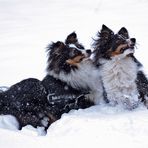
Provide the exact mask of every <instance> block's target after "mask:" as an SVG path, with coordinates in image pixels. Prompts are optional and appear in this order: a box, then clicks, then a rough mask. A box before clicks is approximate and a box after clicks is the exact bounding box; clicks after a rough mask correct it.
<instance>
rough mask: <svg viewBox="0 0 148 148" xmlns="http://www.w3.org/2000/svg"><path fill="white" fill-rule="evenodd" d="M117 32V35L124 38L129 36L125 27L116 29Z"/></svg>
mask: <svg viewBox="0 0 148 148" xmlns="http://www.w3.org/2000/svg"><path fill="white" fill-rule="evenodd" d="M118 34H119V35H122V36H124V37H125V38H127V39H128V38H129V34H128V31H127V29H126V28H125V27H122V28H121V29H120V30H119V31H118Z"/></svg>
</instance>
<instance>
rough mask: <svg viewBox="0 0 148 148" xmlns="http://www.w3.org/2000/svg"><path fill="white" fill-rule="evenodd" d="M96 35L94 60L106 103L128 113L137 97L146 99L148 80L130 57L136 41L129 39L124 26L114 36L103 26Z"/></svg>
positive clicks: (139, 64)
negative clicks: (123, 109) (121, 107)
mask: <svg viewBox="0 0 148 148" xmlns="http://www.w3.org/2000/svg"><path fill="white" fill-rule="evenodd" d="M97 36H98V39H96V40H95V41H94V44H93V46H94V49H95V51H94V61H95V64H96V65H98V66H99V69H100V75H101V79H102V82H103V87H104V91H105V94H106V98H107V100H108V102H109V103H110V104H111V105H113V106H114V105H116V104H120V105H123V107H124V108H127V109H130V110H131V109H134V108H136V107H137V106H138V105H139V102H140V99H141V97H142V99H143V100H146V98H147V95H148V92H147V90H148V80H147V78H146V76H145V74H144V73H143V72H142V71H141V66H142V64H141V63H140V62H139V61H138V60H137V59H136V58H135V56H134V52H135V45H136V39H135V38H130V37H129V34H128V31H127V29H126V28H125V27H122V28H121V29H120V30H119V32H118V33H117V34H115V33H114V32H113V31H112V30H111V29H109V28H108V27H107V26H105V25H102V29H101V31H100V32H99V33H98V35H97Z"/></svg>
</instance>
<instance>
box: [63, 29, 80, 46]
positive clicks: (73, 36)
mask: <svg viewBox="0 0 148 148" xmlns="http://www.w3.org/2000/svg"><path fill="white" fill-rule="evenodd" d="M76 42H78V39H77V34H76V33H75V32H72V33H71V34H69V35H68V36H67V38H66V40H65V44H75V43H76Z"/></svg>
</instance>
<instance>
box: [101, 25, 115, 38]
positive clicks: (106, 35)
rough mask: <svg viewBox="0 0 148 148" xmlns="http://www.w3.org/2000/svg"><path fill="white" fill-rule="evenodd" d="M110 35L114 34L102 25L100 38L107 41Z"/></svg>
mask: <svg viewBox="0 0 148 148" xmlns="http://www.w3.org/2000/svg"><path fill="white" fill-rule="evenodd" d="M112 34H114V32H113V31H112V30H111V29H109V28H108V27H107V26H106V25H104V24H103V25H102V29H101V31H100V35H101V37H102V38H104V39H108V38H109V37H110V36H111V35H112Z"/></svg>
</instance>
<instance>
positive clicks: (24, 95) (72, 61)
mask: <svg viewBox="0 0 148 148" xmlns="http://www.w3.org/2000/svg"><path fill="white" fill-rule="evenodd" d="M47 52H48V61H47V75H46V76H45V78H44V79H43V80H42V81H40V80H38V79H34V78H29V79H25V80H23V81H21V82H19V83H16V84H14V85H13V86H11V87H10V88H9V89H8V90H6V91H3V92H1V93H0V115H2V114H3V115H7V114H10V115H13V116H15V117H16V118H17V120H18V122H19V125H20V128H19V129H21V128H22V127H23V126H26V125H28V124H30V125H32V126H34V127H37V126H42V127H45V130H46V129H47V128H48V127H49V125H50V124H51V123H53V122H54V121H56V120H58V119H59V118H60V117H61V115H62V114H63V113H67V112H69V111H70V110H72V109H79V108H87V107H90V106H92V105H94V104H97V103H98V102H100V99H102V85H101V84H100V79H99V78H100V75H99V71H98V69H97V68H96V67H95V66H94V64H93V62H92V60H90V59H89V56H90V55H91V50H85V49H84V46H83V45H81V44H80V43H79V42H78V39H77V35H76V33H75V32H73V33H71V34H70V35H68V36H67V38H66V40H65V42H61V41H57V42H55V43H51V44H50V45H49V46H48V47H47ZM99 86H100V87H99Z"/></svg>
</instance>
